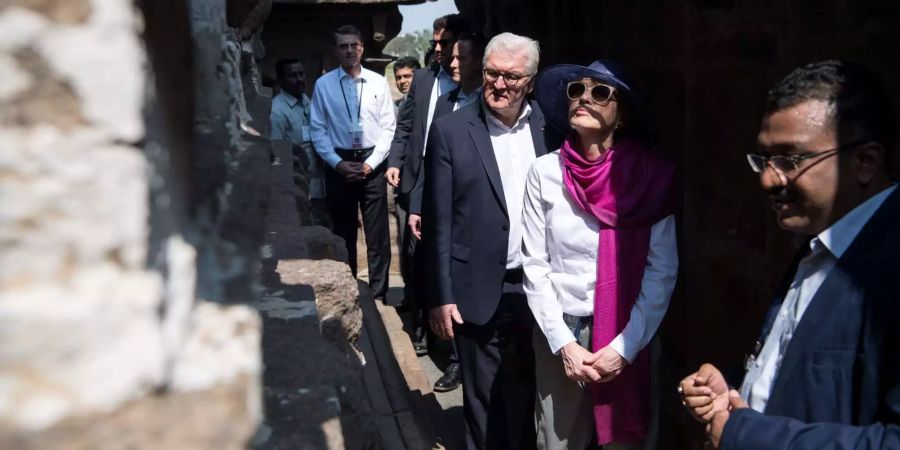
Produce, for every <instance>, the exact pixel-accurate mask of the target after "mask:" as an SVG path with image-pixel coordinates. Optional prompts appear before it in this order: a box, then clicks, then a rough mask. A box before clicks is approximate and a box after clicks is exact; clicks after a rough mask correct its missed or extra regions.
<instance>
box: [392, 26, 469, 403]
mask: <svg viewBox="0 0 900 450" xmlns="http://www.w3.org/2000/svg"><path fill="white" fill-rule="evenodd" d="M464 26H465V23H464V22H463V20H462V18H461V17H460V16H459V15H458V14H450V15H447V16H443V17H440V18H438V19H436V20H435V21H434V39H433V40H432V41H431V44H432V46H433V48H434V50H435V54H436V58H437V64H434V65H431V66H429V67H426V68H424V69H419V70H417V71H416V72H415V74H414V75H413V81H412V85H411V86H410V89H409V93H408V94H407V96H406V101H405V102H404V104H403V107H402V108H400V112H399V115H398V119H397V128H396V130H395V132H394V139H393V141H392V142H391V149H390V153H389V154H388V168H387V170H386V171H385V178H386V179H387V181H388V183H390V184H391V185H392V186H393V187H394V193H395V194H396V196H395V207H396V213H397V221H398V223H399V224H400V226H399V227H398V229H397V234H398V235H399V236H398V237H399V238H400V241H401V243H400V248H399V249H398V250H399V256H400V274H401V276H402V277H403V282H404V289H403V291H404V292H403V297H404V299H403V307H402V309H405V310H408V311H409V313H410V321H409V323H408V326H409V328H410V331H411V335H412V336H411V337H412V340H413V347H414V348H415V350H416V354H417V355H424V354H426V353H427V352H428V349H427V345H426V336H425V334H426V333H425V326H424V322H425V309H424V306H423V304H422V303H423V302H422V301H419V300H417V299H416V296H415V292H416V289H415V288H414V287H415V286H416V285H417V284H421V283H420V281H419V278H421V277H419V276H417V275H416V273H415V267H414V263H413V261H414V257H413V255H414V253H415V248H416V243H417V239H414V238H413V237H412V236H410V235H409V230H408V228H407V227H406V223H407V222H408V211H409V193H410V191H411V190H412V188H413V186H414V185H415V181H416V177H417V176H418V172H419V167H420V166H421V160H422V155H423V153H424V151H425V139H426V136H427V135H428V127H429V126H430V125H431V122H432V117H433V116H434V109H435V103H436V101H437V98H438V97H439V96H440V95H442V94H444V93H446V92H449V91H451V90H453V89H454V88H456V83H455V82H454V81H453V80H452V77H451V74H450V58H451V52H452V48H453V43H454V42H455V41H456V38H457V36H459V33H460V32H461V31H462V30H463V28H464ZM457 386H458V383H457V384H455V385H453V388H455V387H457Z"/></svg>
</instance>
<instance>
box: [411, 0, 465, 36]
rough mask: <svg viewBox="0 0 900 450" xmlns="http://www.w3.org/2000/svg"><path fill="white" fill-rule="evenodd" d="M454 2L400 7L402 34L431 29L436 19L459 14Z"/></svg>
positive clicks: (428, 2)
mask: <svg viewBox="0 0 900 450" xmlns="http://www.w3.org/2000/svg"><path fill="white" fill-rule="evenodd" d="M457 12H459V11H457V9H456V4H455V3H453V0H437V1H435V2H432V1H426V2H425V3H420V4H418V5H400V14H402V15H403V28H401V29H400V34H406V33H411V32H413V31H419V30H421V29H424V28H427V29H429V30H430V29H431V24H432V23H433V22H434V19H437V18H438V17H440V16H443V15H446V14H452V13H457Z"/></svg>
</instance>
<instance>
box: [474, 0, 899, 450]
mask: <svg viewBox="0 0 900 450" xmlns="http://www.w3.org/2000/svg"><path fill="white" fill-rule="evenodd" d="M456 4H457V7H458V8H459V10H460V11H461V12H462V13H464V14H465V15H466V16H467V17H469V18H470V19H472V20H473V21H474V22H476V23H477V25H478V26H480V27H483V28H484V30H485V31H486V32H487V33H488V34H496V33H498V32H501V31H511V32H514V33H520V34H524V35H528V36H531V37H533V38H535V39H538V40H539V41H540V44H541V58H542V61H541V62H542V66H546V65H549V64H556V63H579V64H585V65H586V64H589V63H590V62H591V61H593V60H595V59H597V58H598V57H607V58H613V59H616V60H618V61H620V62H622V63H624V65H626V66H628V67H630V68H631V69H632V70H633V72H634V74H635V75H636V77H635V78H636V79H637V80H638V87H639V88H643V90H642V93H643V97H644V100H645V102H646V104H647V108H646V112H647V113H648V115H649V119H650V122H651V123H652V124H653V125H654V126H655V128H656V130H657V131H658V134H659V136H658V138H659V145H660V148H661V149H662V150H663V151H664V152H665V153H666V154H667V155H669V156H670V157H671V158H672V159H674V160H675V161H676V162H678V164H679V166H680V169H681V170H680V173H681V180H682V189H683V197H682V210H681V214H680V216H679V222H678V226H679V241H680V242H679V247H680V255H681V273H680V276H679V283H678V289H677V294H676V297H675V299H674V300H673V302H672V304H671V306H670V308H669V313H668V315H667V318H666V320H665V322H664V324H663V330H662V333H661V334H662V336H663V338H664V339H663V341H664V345H665V351H664V354H663V358H664V361H665V364H664V367H663V369H664V374H663V386H662V392H663V399H664V401H665V402H666V403H665V407H666V408H667V410H668V411H669V412H670V415H669V417H668V418H667V422H664V426H663V431H664V432H665V430H666V429H667V428H668V429H669V430H675V431H678V432H680V431H681V430H693V431H694V432H695V433H696V434H695V436H698V435H699V434H700V430H699V427H696V425H695V424H693V423H691V422H690V421H687V420H686V415H684V414H683V413H682V412H681V408H680V405H678V404H677V402H676V399H675V396H674V389H673V386H674V385H675V384H674V383H675V382H676V380H678V379H680V377H682V376H684V375H685V374H687V373H689V371H690V370H692V369H694V368H696V366H697V364H698V363H699V362H701V361H712V362H715V363H718V364H721V365H723V366H736V365H737V364H738V363H739V362H740V361H741V360H742V357H743V355H744V354H746V353H747V352H748V351H750V349H751V347H752V343H753V342H754V340H755V339H756V334H757V333H758V330H759V326H760V323H761V321H762V319H763V315H764V313H765V311H766V308H767V307H768V304H769V301H770V295H771V292H772V289H773V287H774V285H775V284H776V283H777V282H778V281H779V278H780V277H781V274H782V272H783V270H784V269H785V267H786V265H787V263H788V261H789V259H790V255H791V254H792V253H793V252H794V248H795V247H794V246H793V242H792V240H791V237H790V236H789V235H787V234H786V233H784V232H783V231H781V230H779V229H778V228H777V226H776V224H775V218H774V213H773V212H772V211H771V210H770V208H769V206H768V202H767V199H766V195H765V193H764V192H762V190H761V189H760V188H759V184H758V179H757V177H756V176H755V175H754V174H753V173H752V172H751V171H750V170H749V167H748V166H747V163H746V160H745V158H744V154H745V153H747V152H748V151H750V150H751V149H752V148H753V146H754V144H755V138H756V133H757V132H758V127H759V123H760V120H761V115H762V108H763V103H764V100H765V95H766V91H767V90H768V89H769V87H771V85H772V84H774V83H775V82H776V81H777V80H779V79H780V78H782V77H784V76H785V75H786V74H787V73H788V72H789V71H790V70H791V69H793V68H794V67H796V66H799V65H801V64H805V63H808V62H812V61H816V60H822V59H829V58H847V59H851V60H855V61H859V62H861V63H864V64H866V65H868V66H869V67H871V68H873V69H875V70H877V71H879V72H880V73H881V74H882V75H883V76H884V77H885V78H886V80H887V82H888V85H889V88H890V89H891V91H892V92H893V94H894V99H895V102H896V101H897V100H900V55H898V53H897V52H896V51H894V49H893V48H891V47H892V46H894V45H895V44H894V43H895V42H898V40H900V29H898V28H897V27H895V26H893V24H895V23H897V20H898V19H900V4H897V3H896V2H890V1H871V2H852V1H847V0H830V1H819V2H800V1H788V2H785V1H736V0H716V1H694V2H674V1H663V2H630V1H606V2H596V1H589V0H579V1H565V2H560V1H553V0H512V1H504V2H482V1H477V0H456ZM895 161H896V159H895ZM666 425H668V426H666ZM676 434H677V433H676ZM663 442H667V443H668V445H669V447H665V448H691V447H690V445H695V446H696V445H699V443H698V441H696V440H695V441H693V442H689V439H687V438H684V437H683V436H681V437H677V436H675V437H673V436H669V437H668V440H664V441H663ZM698 448H699V447H698Z"/></svg>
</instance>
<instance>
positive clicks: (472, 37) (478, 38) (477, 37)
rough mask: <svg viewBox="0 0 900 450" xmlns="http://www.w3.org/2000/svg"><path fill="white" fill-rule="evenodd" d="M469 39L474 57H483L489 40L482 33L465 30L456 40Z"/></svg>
mask: <svg viewBox="0 0 900 450" xmlns="http://www.w3.org/2000/svg"><path fill="white" fill-rule="evenodd" d="M460 41H468V42H469V46H470V49H471V50H472V57H474V58H478V59H481V57H483V56H484V49H485V47H487V43H488V40H487V38H486V37H484V35H483V34H481V33H470V32H465V33H462V34H460V35H459V37H458V38H456V42H460Z"/></svg>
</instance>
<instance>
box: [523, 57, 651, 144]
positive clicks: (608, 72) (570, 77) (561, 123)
mask: <svg viewBox="0 0 900 450" xmlns="http://www.w3.org/2000/svg"><path fill="white" fill-rule="evenodd" d="M623 72H624V71H623V70H622V68H621V67H620V66H619V65H618V64H616V63H614V62H612V61H607V60H602V59H598V60H596V61H594V62H592V63H591V65H589V66H587V67H585V66H579V65H577V64H557V65H555V66H550V67H548V68H546V69H544V70H543V71H541V73H539V74H538V76H537V79H536V80H535V87H534V98H535V100H537V102H538V105H539V106H540V107H541V111H543V113H544V118H545V120H546V121H547V123H549V124H550V125H551V126H552V127H553V128H555V129H556V130H558V131H560V132H563V133H568V132H569V131H570V130H571V128H570V127H569V98H568V97H567V96H566V85H567V84H569V82H570V81H575V80H580V79H582V78H584V77H588V78H593V79H595V80H599V81H601V82H603V83H606V84H609V85H610V86H613V87H614V88H616V92H617V94H618V98H619V100H620V101H621V100H623V99H624V100H625V101H627V102H628V103H629V105H630V107H631V110H632V113H633V114H635V115H636V114H638V112H639V110H640V101H639V100H638V97H637V95H635V93H634V91H632V89H631V85H630V84H629V83H628V82H626V81H625V74H624V73H623Z"/></svg>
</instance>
